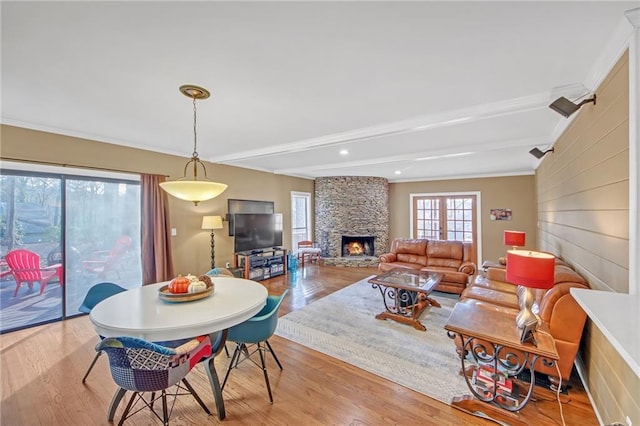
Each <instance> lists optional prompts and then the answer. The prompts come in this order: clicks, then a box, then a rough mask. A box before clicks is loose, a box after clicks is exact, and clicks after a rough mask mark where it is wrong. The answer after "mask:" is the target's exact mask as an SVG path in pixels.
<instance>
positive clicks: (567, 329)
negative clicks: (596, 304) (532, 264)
mask: <svg viewBox="0 0 640 426" xmlns="http://www.w3.org/2000/svg"><path fill="white" fill-rule="evenodd" d="M505 274H506V271H505V270H504V269H499V268H489V269H488V270H487V275H486V277H484V276H481V275H477V276H476V277H474V279H473V280H472V281H471V283H470V285H469V287H467V289H466V290H465V291H463V292H462V294H461V295H460V299H461V303H473V304H475V305H477V306H479V307H483V308H487V309H496V310H500V311H504V312H508V313H512V314H517V313H518V312H519V310H520V307H519V305H518V298H519V294H520V293H521V289H520V288H519V287H518V286H515V285H512V284H509V283H507V282H506V278H505ZM572 287H577V288H589V286H588V284H587V282H586V281H585V280H584V279H583V278H582V277H581V276H580V275H579V274H578V273H577V272H575V271H574V270H573V269H571V267H569V266H568V265H567V264H566V263H564V262H562V261H561V260H559V259H556V266H555V284H554V286H553V287H552V288H550V289H549V290H536V291H535V293H536V302H535V303H534V312H535V309H536V306H535V305H537V307H538V312H536V313H537V314H538V316H539V317H540V321H541V324H540V326H539V327H542V329H543V330H546V331H548V332H549V333H550V334H551V335H552V336H553V338H554V340H555V343H556V348H557V350H558V355H559V356H560V360H559V361H558V363H557V364H558V367H559V370H560V375H561V376H562V379H563V380H568V379H569V376H570V375H571V369H572V368H573V362H574V360H575V357H576V354H577V352H578V348H579V346H580V339H581V337H582V330H583V329H584V324H585V321H586V319H587V315H586V314H585V312H584V311H583V310H582V308H581V307H580V306H579V305H578V303H577V302H576V301H575V299H574V298H573V296H571V293H570V292H569V290H570V289H571V288H572ZM514 326H515V324H514ZM535 369H536V371H539V372H541V373H543V374H547V375H549V377H550V379H551V381H552V382H556V381H557V377H558V372H557V370H556V368H555V367H548V366H545V365H544V363H542V362H537V363H536V368H535Z"/></svg>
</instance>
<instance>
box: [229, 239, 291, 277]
mask: <svg viewBox="0 0 640 426" xmlns="http://www.w3.org/2000/svg"><path fill="white" fill-rule="evenodd" d="M233 267H234V268H241V269H242V276H243V277H244V278H246V279H248V280H254V281H262V280H266V279H268V278H273V277H277V276H278V275H284V274H286V273H287V249H284V248H281V247H271V248H264V249H255V250H247V251H240V252H237V253H235V255H234V256H233Z"/></svg>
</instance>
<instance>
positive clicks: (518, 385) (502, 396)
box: [444, 302, 559, 412]
mask: <svg viewBox="0 0 640 426" xmlns="http://www.w3.org/2000/svg"><path fill="white" fill-rule="evenodd" d="M444 328H445V329H446V330H447V334H448V335H449V337H450V338H452V339H456V340H457V341H458V343H459V344H460V346H461V350H460V360H461V364H462V370H461V375H463V376H464V379H465V381H466V383H467V386H468V387H469V390H470V391H471V394H472V395H473V397H475V399H473V398H472V399H469V398H456V399H455V400H454V401H452V404H451V405H453V406H456V407H457V408H461V409H463V410H465V411H470V412H474V411H476V410H483V409H486V407H487V405H486V404H490V405H492V406H495V407H499V408H500V409H501V410H506V411H507V412H517V411H520V410H521V409H522V408H523V407H524V406H525V405H526V404H527V402H529V399H530V398H531V395H532V393H533V387H534V384H535V371H534V367H535V365H536V363H537V362H544V363H545V364H546V365H548V366H552V365H554V363H555V362H556V361H557V360H558V359H559V356H558V351H557V350H556V345H555V341H554V340H553V337H552V336H551V335H550V334H548V333H546V332H544V331H542V332H541V331H536V332H534V338H535V341H536V344H533V343H529V342H527V343H522V342H521V341H520V334H521V333H520V330H519V329H518V328H517V327H516V321H515V315H514V314H508V313H505V312H500V311H496V310H493V309H490V308H487V307H482V306H481V305H476V304H474V303H465V302H460V303H457V304H456V306H455V307H454V308H453V311H452V312H451V316H450V317H449V320H448V322H447V324H446V325H445V327H444ZM482 368H486V370H485V372H486V371H491V372H492V374H489V380H488V382H487V381H485V382H484V384H485V386H479V384H478V382H477V379H478V375H479V374H480V372H479V370H480V369H482ZM525 369H528V370H529V372H530V381H529V382H528V383H526V382H524V381H521V380H518V379H516V378H515V376H517V375H518V374H520V373H521V372H522V371H524V370H525ZM501 382H503V383H504V382H506V383H508V385H509V386H508V387H509V388H510V389H511V390H512V391H506V390H505V389H506V387H501V386H502V385H501ZM487 383H488V384H487ZM479 401H481V404H477V403H478V402H479ZM478 405H481V406H482V407H479V406H478Z"/></svg>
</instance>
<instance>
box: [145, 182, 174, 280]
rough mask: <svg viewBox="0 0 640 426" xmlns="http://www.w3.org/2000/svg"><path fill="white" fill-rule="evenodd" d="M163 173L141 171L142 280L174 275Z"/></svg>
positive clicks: (160, 278)
mask: <svg viewBox="0 0 640 426" xmlns="http://www.w3.org/2000/svg"><path fill="white" fill-rule="evenodd" d="M165 179H166V178H165V176H162V175H147V174H143V175H141V188H142V191H141V193H142V224H141V226H142V247H141V249H142V283H143V284H145V285H146V284H152V283H157V282H161V281H167V280H170V279H171V278H173V256H172V255H171V240H170V235H171V224H170V223H169V203H168V196H167V193H166V192H164V191H163V190H162V189H161V188H160V183H161V182H164V181H165Z"/></svg>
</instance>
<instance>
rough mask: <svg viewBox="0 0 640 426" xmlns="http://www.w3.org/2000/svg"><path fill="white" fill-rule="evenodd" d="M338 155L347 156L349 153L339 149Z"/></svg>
mask: <svg viewBox="0 0 640 426" xmlns="http://www.w3.org/2000/svg"><path fill="white" fill-rule="evenodd" d="M340 155H349V151H348V150H346V149H341V150H340Z"/></svg>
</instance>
